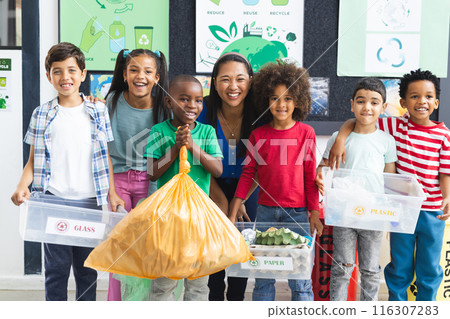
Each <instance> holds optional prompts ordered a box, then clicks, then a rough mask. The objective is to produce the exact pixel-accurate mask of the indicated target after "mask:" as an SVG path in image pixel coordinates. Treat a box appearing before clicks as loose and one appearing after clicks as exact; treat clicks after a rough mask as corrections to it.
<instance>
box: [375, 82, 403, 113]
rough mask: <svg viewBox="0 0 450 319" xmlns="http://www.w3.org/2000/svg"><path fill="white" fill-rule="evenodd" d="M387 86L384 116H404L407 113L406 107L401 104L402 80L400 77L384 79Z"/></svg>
mask: <svg viewBox="0 0 450 319" xmlns="http://www.w3.org/2000/svg"><path fill="white" fill-rule="evenodd" d="M381 81H383V84H384V86H385V87H386V103H387V107H386V111H385V112H384V114H383V115H384V116H402V115H403V114H405V113H406V109H404V108H402V106H401V105H400V94H399V88H400V86H399V85H400V80H399V79H382V80H381Z"/></svg>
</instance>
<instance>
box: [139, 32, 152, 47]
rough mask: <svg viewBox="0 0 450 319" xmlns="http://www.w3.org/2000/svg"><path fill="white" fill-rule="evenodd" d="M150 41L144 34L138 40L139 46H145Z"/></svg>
mask: <svg viewBox="0 0 450 319" xmlns="http://www.w3.org/2000/svg"><path fill="white" fill-rule="evenodd" d="M149 43H150V41H149V40H148V37H147V35H146V34H143V35H142V36H141V37H140V38H139V44H140V45H147V44H149Z"/></svg>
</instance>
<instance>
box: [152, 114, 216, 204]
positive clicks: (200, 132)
mask: <svg viewBox="0 0 450 319" xmlns="http://www.w3.org/2000/svg"><path fill="white" fill-rule="evenodd" d="M195 124H196V125H195V128H194V129H193V130H192V131H191V136H192V140H193V141H194V143H195V144H197V145H198V146H199V147H200V148H201V149H202V150H203V151H205V152H206V153H208V154H209V155H211V156H213V157H220V158H223V155H222V151H221V150H220V147H219V143H218V141H217V136H216V132H215V130H214V128H213V127H212V126H210V125H206V124H202V123H199V122H195ZM176 131H177V128H176V127H174V126H172V124H170V120H167V121H164V122H162V123H159V124H156V125H154V126H153V128H152V130H151V132H150V136H149V138H148V144H147V149H146V150H145V154H144V156H145V157H152V158H155V159H159V158H161V157H162V156H164V155H165V154H166V153H167V152H168V151H169V150H170V148H171V147H172V146H173V145H175V137H176V136H175V132H176ZM187 153H188V161H189V164H191V171H190V172H189V174H188V175H189V176H190V177H191V178H192V179H193V180H194V182H196V183H197V185H198V186H200V188H201V189H202V190H203V191H204V192H205V193H206V194H208V195H209V186H210V182H211V174H210V173H209V172H208V171H207V170H206V169H204V168H203V166H202V165H201V164H200V161H199V160H197V159H195V158H194V157H193V155H192V153H191V152H189V151H188V152H187ZM179 163H180V158H179V157H177V159H176V160H175V162H173V164H172V165H171V166H170V167H169V168H168V169H167V171H166V172H165V173H164V175H162V176H161V177H160V178H159V179H158V181H157V186H158V189H159V188H161V187H162V186H163V185H164V184H165V183H167V182H168V181H169V180H170V179H172V177H174V176H175V175H176V174H178V173H179Z"/></svg>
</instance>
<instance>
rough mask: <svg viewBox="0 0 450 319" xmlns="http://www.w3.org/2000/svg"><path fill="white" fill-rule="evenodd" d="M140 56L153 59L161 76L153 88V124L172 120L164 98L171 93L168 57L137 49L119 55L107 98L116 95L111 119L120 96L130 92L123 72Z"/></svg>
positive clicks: (157, 72)
mask: <svg viewBox="0 0 450 319" xmlns="http://www.w3.org/2000/svg"><path fill="white" fill-rule="evenodd" d="M124 52H125V57H124ZM128 52H129V53H128ZM127 53H128V54H127ZM140 55H147V56H149V57H150V58H152V59H153V60H154V61H155V64H156V74H159V81H158V83H157V84H155V85H154V86H153V90H154V93H155V105H154V106H153V122H154V123H158V122H159V121H160V119H162V120H167V119H168V118H170V111H169V109H168V108H167V107H166V105H165V101H164V98H165V97H166V96H167V92H169V74H168V72H167V63H166V57H165V56H164V54H163V53H162V52H160V51H157V52H156V53H155V52H153V51H150V50H147V49H135V50H133V51H131V52H130V51H128V50H126V49H124V50H122V51H120V52H119V54H118V55H117V59H116V66H115V68H114V74H113V79H112V82H111V87H110V88H109V91H108V94H107V95H106V98H107V97H108V96H109V95H110V94H111V93H114V96H113V98H112V101H111V102H112V105H111V114H110V117H112V116H113V114H114V111H115V110H116V107H117V100H118V99H119V97H120V94H121V93H122V92H124V91H128V83H127V82H125V81H124V77H123V71H125V70H126V68H127V66H128V64H129V63H130V61H131V59H133V58H135V57H137V56H140ZM152 95H153V94H152Z"/></svg>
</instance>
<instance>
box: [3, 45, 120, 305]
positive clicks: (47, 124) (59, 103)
mask: <svg viewBox="0 0 450 319" xmlns="http://www.w3.org/2000/svg"><path fill="white" fill-rule="evenodd" d="M45 68H46V70H47V78H48V80H49V82H50V83H51V84H52V85H53V87H54V88H55V89H56V90H57V91H58V96H57V97H56V98H55V99H53V100H51V101H49V102H47V103H44V104H42V105H41V106H39V107H37V108H36V109H35V110H34V112H33V115H32V116H31V121H30V125H29V127H28V131H27V134H26V136H25V143H27V144H30V157H29V159H28V162H27V164H26V165H25V168H24V170H23V173H22V177H21V179H20V182H19V184H18V185H17V189H16V191H15V193H14V194H13V196H12V197H11V200H12V201H13V203H14V204H15V205H20V204H22V203H23V202H24V199H28V198H29V197H30V191H29V190H28V186H29V185H30V184H31V182H33V184H32V190H34V191H41V192H46V193H47V194H53V195H55V196H58V197H61V198H65V199H71V200H76V201H77V202H76V203H77V204H76V206H79V207H85V208H91V209H101V206H102V205H104V204H107V197H108V195H109V199H110V203H111V206H112V208H113V210H114V211H115V210H116V208H117V206H118V205H124V202H123V201H122V200H121V199H120V198H119V197H118V196H117V194H116V192H115V189H114V181H113V179H112V175H111V176H110V175H109V168H110V167H112V165H111V163H110V159H109V154H108V146H107V143H108V142H110V141H112V140H113V136H112V131H111V127H110V122H109V116H108V111H107V108H106V106H105V105H104V104H103V103H95V104H94V103H91V102H89V101H88V100H86V99H85V97H84V96H83V95H82V94H80V93H79V88H80V85H81V82H83V81H84V80H85V78H86V72H87V71H86V69H85V61H84V54H83V53H82V52H81V50H80V49H79V48H77V47H76V46H74V45H73V44H71V43H67V42H63V43H60V44H57V45H54V46H53V47H52V48H51V49H50V50H49V52H48V54H47V57H46V60H45ZM91 198H96V205H94V206H93V205H92V204H90V205H89V204H88V201H87V199H91ZM89 202H92V201H89ZM91 250H92V249H91V248H86V247H76V246H66V245H56V244H47V243H45V244H44V253H45V255H44V260H45V297H46V300H67V283H68V279H69V274H70V268H71V266H73V270H74V271H73V273H74V276H75V282H76V286H77V293H76V294H77V296H76V298H77V300H95V299H96V281H97V272H96V271H95V270H93V269H89V268H85V267H84V266H83V264H84V260H85V259H86V258H87V256H88V255H89V254H90V252H91Z"/></svg>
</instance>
